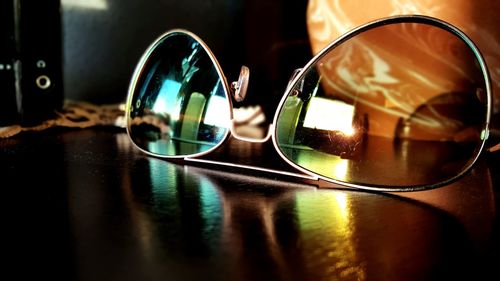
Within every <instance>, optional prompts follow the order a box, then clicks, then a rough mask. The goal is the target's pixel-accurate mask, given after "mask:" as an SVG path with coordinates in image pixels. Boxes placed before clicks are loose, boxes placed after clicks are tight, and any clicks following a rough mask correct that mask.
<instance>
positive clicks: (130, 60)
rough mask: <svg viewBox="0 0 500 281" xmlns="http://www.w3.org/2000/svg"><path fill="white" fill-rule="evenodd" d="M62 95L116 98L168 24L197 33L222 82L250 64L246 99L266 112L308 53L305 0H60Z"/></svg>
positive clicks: (93, 99)
mask: <svg viewBox="0 0 500 281" xmlns="http://www.w3.org/2000/svg"><path fill="white" fill-rule="evenodd" d="M61 4H62V21H63V44H64V48H63V49H64V87H65V98H66V99H71V100H85V101H90V102H93V103H97V104H102V103H119V102H124V101H125V98H126V95H127V88H128V83H129V80H130V78H131V76H132V73H133V71H134V68H135V65H136V64H137V62H138V61H139V58H140V57H141V55H142V53H143V52H144V51H145V50H146V48H147V47H148V46H149V44H151V43H152V42H153V41H154V40H155V39H156V38H157V37H158V36H160V35H161V34H163V33H164V32H166V31H168V30H170V29H173V28H183V29H187V30H189V31H191V32H194V33H195V34H197V35H198V36H199V37H200V38H202V39H203V40H204V41H205V43H206V44H207V45H208V46H209V47H210V48H211V50H212V51H213V53H214V54H215V56H216V58H217V59H218V61H219V63H220V65H221V67H222V69H223V71H224V74H225V75H226V77H227V79H228V82H229V83H230V82H231V81H235V80H237V79H238V75H239V72H240V67H241V66H242V65H246V66H248V67H249V68H250V83H249V89H248V91H249V92H248V95H247V100H246V101H245V102H244V103H243V104H242V105H250V104H260V105H262V106H263V109H264V112H265V114H266V116H268V117H267V119H268V120H269V119H272V117H273V116H274V111H275V109H276V106H277V104H278V102H279V100H280V99H281V96H282V95H283V93H284V90H285V87H286V85H287V82H288V80H289V78H290V76H291V74H292V72H293V70H294V69H296V68H298V67H301V66H303V65H304V64H305V63H306V62H307V61H308V60H309V59H310V58H311V57H312V53H311V50H310V47H309V41H308V37H307V27H306V10H307V4H308V1H307V0H291V1H290V0H273V1H268V0H252V1H249V0H231V1H227V0H146V1H144V0H61Z"/></svg>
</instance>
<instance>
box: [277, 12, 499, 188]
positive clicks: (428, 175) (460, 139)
mask: <svg viewBox="0 0 500 281" xmlns="http://www.w3.org/2000/svg"><path fill="white" fill-rule="evenodd" d="M445 27H446V28H445ZM452 30H454V29H451V28H449V27H447V26H444V25H443V26H441V25H439V24H438V23H433V24H430V23H428V22H426V21H421V22H413V23H408V22H407V23H402V22H396V23H395V22H392V23H391V22H389V23H386V25H377V26H376V27H370V28H365V29H364V30H363V29H361V30H360V33H357V34H356V35H354V36H353V37H351V38H349V39H347V40H346V41H343V42H342V43H339V44H338V45H337V46H335V47H333V48H332V49H331V50H329V51H327V52H325V53H324V56H322V57H321V58H320V59H319V60H317V61H316V62H315V63H314V64H312V65H310V67H308V68H307V70H305V72H304V73H303V74H302V76H301V77H299V80H298V81H297V83H295V84H294V85H293V86H292V88H291V89H290V90H289V92H288V95H287V96H286V98H285V99H284V100H283V101H282V108H281V109H280V111H279V113H278V115H277V117H276V132H275V140H276V143H277V145H278V146H279V148H280V150H281V152H282V154H283V155H284V156H285V157H286V158H287V159H288V160H290V161H291V162H292V163H294V164H295V165H298V166H299V167H301V168H303V169H306V170H308V171H311V172H314V173H317V174H319V175H321V176H323V177H325V178H328V179H332V180H336V181H342V182H346V183H352V184H358V185H365V186H366V185H368V186H384V187H389V186H392V187H396V188H399V187H408V186H412V187H423V186H427V187H428V186H430V185H436V184H443V183H444V182H447V181H449V180H451V179H453V178H455V177H456V176H457V175H459V174H461V173H463V172H464V171H465V170H467V169H468V168H469V167H470V166H471V165H472V163H473V162H474V161H475V159H476V157H477V156H478V153H479V152H480V150H481V148H482V145H483V142H484V141H483V131H484V130H485V126H486V123H487V120H488V112H489V111H488V104H489V90H488V91H487V87H489V86H488V85H486V84H487V83H488V82H487V81H486V80H485V74H486V73H484V72H483V69H482V66H484V65H482V64H481V62H482V60H480V59H479V57H478V56H479V55H478V54H477V53H476V52H475V51H474V50H473V49H472V48H473V47H472V45H470V44H471V43H467V42H466V41H464V40H465V39H464V40H463V39H461V37H459V36H457V35H456V34H455V32H457V31H453V32H452ZM486 75H487V74H486ZM487 93H488V96H487Z"/></svg>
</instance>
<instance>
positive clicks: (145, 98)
mask: <svg viewBox="0 0 500 281" xmlns="http://www.w3.org/2000/svg"><path fill="white" fill-rule="evenodd" d="M134 76H135V77H134V78H133V79H132V84H131V86H130V89H129V98H128V103H127V107H128V108H127V119H128V124H127V126H128V132H129V135H130V137H131V139H132V141H133V142H134V143H135V144H136V145H137V146H138V147H139V148H141V149H142V150H144V151H146V152H149V153H152V154H154V155H158V156H171V157H176V156H192V155H197V154H200V153H205V152H207V151H209V150H211V149H214V148H215V147H216V146H217V145H218V144H220V143H221V142H222V141H223V140H224V139H225V137H226V136H227V134H228V132H229V122H230V103H229V99H228V93H227V88H228V87H227V83H226V81H225V80H224V78H223V76H222V73H221V72H220V71H219V69H218V66H217V64H216V62H215V59H213V56H211V53H210V51H209V50H208V49H207V48H206V47H205V45H204V44H203V43H202V42H201V41H200V40H199V39H197V38H195V37H194V36H193V35H191V34H189V33H185V32H180V31H179V32H171V33H168V34H166V35H165V36H163V37H162V38H161V39H159V40H158V41H157V42H155V43H154V44H153V46H152V47H151V48H150V49H149V50H148V51H147V52H146V54H145V55H144V57H143V59H142V60H141V63H140V65H139V66H138V70H136V73H135V75H134Z"/></svg>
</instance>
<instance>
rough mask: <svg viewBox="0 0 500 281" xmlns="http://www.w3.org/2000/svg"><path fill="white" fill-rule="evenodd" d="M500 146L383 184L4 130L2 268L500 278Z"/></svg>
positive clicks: (115, 141)
mask: <svg viewBox="0 0 500 281" xmlns="http://www.w3.org/2000/svg"><path fill="white" fill-rule="evenodd" d="M238 151H239V153H242V155H243V156H244V155H248V157H251V156H252V155H254V156H255V155H259V148H255V147H253V146H252V147H245V146H241V147H240V148H239V149H238ZM244 157H246V156H244ZM499 158H500V157H499V154H498V153H496V154H490V155H485V157H483V158H482V160H481V161H480V162H479V163H478V165H477V166H476V167H475V169H474V170H473V171H472V172H471V173H469V174H468V175H467V176H465V177H464V178H462V179H461V180H460V181H458V182H456V183H454V184H452V185H450V186H447V187H444V188H440V189H436V190H432V191H426V192H418V193H403V194H402V193H398V194H388V193H385V194H383V193H368V192H361V191H352V190H345V189H317V188H315V187H314V186H313V185H308V184H305V183H303V182H296V181H293V180H292V179H286V178H278V177H276V176H274V175H258V174H256V173H255V172H250V171H248V172H245V171H228V170H227V169H226V168H222V167H214V166H197V165H181V164H174V163H170V162H167V161H163V160H159V159H155V158H152V157H148V156H146V155H144V154H142V153H140V152H138V151H137V150H135V149H134V148H133V147H132V145H131V143H130V141H129V140H128V138H127V136H126V134H125V132H124V131H123V130H120V129H115V128H107V127H102V128H93V129H85V130H74V129H72V130H68V129H52V130H48V131H45V132H39V133H25V134H22V135H19V136H16V137H14V138H11V139H4V140H0V171H1V179H2V185H1V186H2V196H1V205H2V210H3V212H2V218H3V219H2V233H3V235H2V236H3V238H2V256H3V258H2V262H1V264H2V268H3V269H2V273H3V274H4V276H11V274H13V277H8V278H7V279H6V280H11V279H12V280H26V279H31V280H464V279H465V280H499V278H500V270H499V265H500V264H498V263H497V261H496V259H497V258H498V257H500V247H499V241H500V233H499V228H498V218H497V213H498V212H497V209H496V204H497V203H498V190H499V189H500V178H499V167H500V165H499V164H500V161H499Z"/></svg>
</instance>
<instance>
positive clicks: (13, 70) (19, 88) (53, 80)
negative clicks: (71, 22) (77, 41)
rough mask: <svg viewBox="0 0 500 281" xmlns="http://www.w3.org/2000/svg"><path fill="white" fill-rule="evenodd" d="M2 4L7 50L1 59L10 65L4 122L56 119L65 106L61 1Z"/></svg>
mask: <svg viewBox="0 0 500 281" xmlns="http://www.w3.org/2000/svg"><path fill="white" fill-rule="evenodd" d="M1 5H2V6H1V9H0V11H1V14H2V21H5V22H2V32H1V35H0V36H2V38H1V39H0V42H5V43H6V44H5V46H6V48H5V49H4V48H2V49H0V50H1V54H0V58H5V60H6V61H7V63H6V64H5V65H4V73H3V74H5V77H3V78H2V80H0V83H1V84H0V87H1V89H2V91H3V89H6V91H5V94H3V95H2V101H1V102H0V103H1V104H2V106H1V110H2V113H1V115H0V118H2V120H0V122H2V123H3V124H7V123H21V124H24V125H34V124H36V123H39V122H40V121H43V120H45V119H47V118H50V117H52V116H53V115H54V111H55V110H57V109H59V108H60V107H61V106H62V102H63V85H62V81H63V79H62V40H61V12H60V9H61V5H60V1H59V0H43V1H40V0H38V1H33V0H7V1H2V4H1ZM4 14H5V15H4ZM9 62H11V63H10V64H9ZM7 68H9V69H7ZM12 77H13V79H12ZM12 88H13V89H14V93H12ZM4 101H5V103H4Z"/></svg>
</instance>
